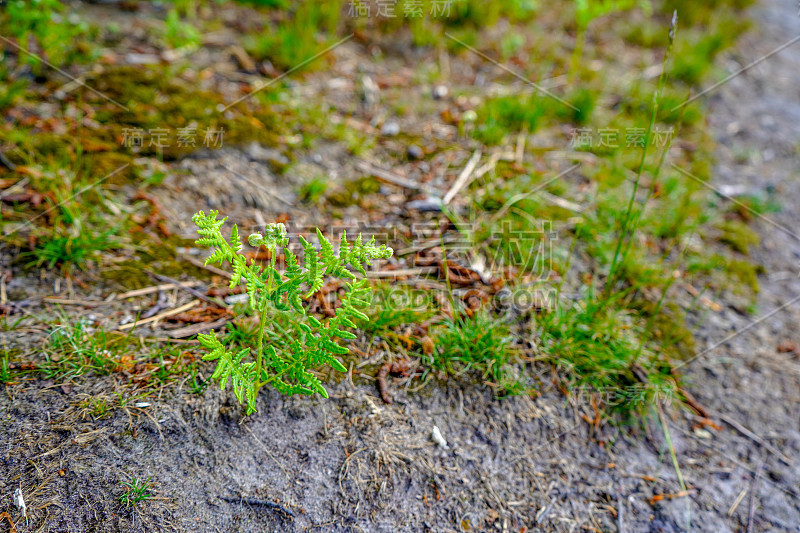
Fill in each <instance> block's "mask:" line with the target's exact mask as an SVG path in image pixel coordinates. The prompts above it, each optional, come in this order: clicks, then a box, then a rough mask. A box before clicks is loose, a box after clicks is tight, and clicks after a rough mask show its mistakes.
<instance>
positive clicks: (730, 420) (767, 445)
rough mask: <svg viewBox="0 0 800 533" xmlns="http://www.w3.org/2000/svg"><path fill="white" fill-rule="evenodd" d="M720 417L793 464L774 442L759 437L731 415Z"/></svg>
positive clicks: (785, 461)
mask: <svg viewBox="0 0 800 533" xmlns="http://www.w3.org/2000/svg"><path fill="white" fill-rule="evenodd" d="M718 418H719V419H720V420H722V421H723V422H725V423H726V424H728V425H729V426H731V427H732V428H733V429H735V430H736V431H738V432H739V433H741V434H742V435H744V436H745V437H747V438H748V439H750V440H752V441H753V442H755V443H757V444H758V445H759V446H761V447H762V448H764V449H765V450H766V451H768V452H769V453H771V454H773V455H774V456H775V457H777V458H778V459H780V460H781V461H783V462H784V463H785V464H786V465H788V466H792V461H791V460H790V459H789V458H788V457H786V456H785V455H783V454H782V453H781V452H780V450H778V449H776V448H775V447H774V446H773V445H772V444H770V443H769V442H767V441H765V440H764V439H762V438H761V437H759V436H758V435H756V434H755V433H753V432H752V431H750V430H749V429H747V428H746V427H744V426H743V425H741V424H740V423H739V422H737V421H736V420H734V419H732V418H730V417H729V416H726V415H722V414H721V415H719V417H718Z"/></svg>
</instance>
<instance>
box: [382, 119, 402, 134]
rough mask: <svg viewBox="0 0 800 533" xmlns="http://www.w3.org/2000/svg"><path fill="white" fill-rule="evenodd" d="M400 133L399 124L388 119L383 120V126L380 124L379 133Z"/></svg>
mask: <svg viewBox="0 0 800 533" xmlns="http://www.w3.org/2000/svg"><path fill="white" fill-rule="evenodd" d="M398 133H400V124H398V123H397V122H394V121H393V120H390V121H389V122H384V123H383V126H381V135H385V136H387V137H394V136H395V135H397V134H398Z"/></svg>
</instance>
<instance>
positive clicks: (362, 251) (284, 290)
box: [192, 211, 392, 414]
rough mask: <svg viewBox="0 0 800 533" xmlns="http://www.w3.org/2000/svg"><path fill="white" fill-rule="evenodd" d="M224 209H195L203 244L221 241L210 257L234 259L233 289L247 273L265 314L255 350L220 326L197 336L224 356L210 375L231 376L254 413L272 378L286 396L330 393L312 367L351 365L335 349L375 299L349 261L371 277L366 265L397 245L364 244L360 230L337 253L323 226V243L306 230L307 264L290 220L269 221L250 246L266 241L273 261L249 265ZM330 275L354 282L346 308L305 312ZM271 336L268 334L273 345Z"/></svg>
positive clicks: (252, 300) (253, 304) (251, 295)
mask: <svg viewBox="0 0 800 533" xmlns="http://www.w3.org/2000/svg"><path fill="white" fill-rule="evenodd" d="M218 214H219V213H218V212H217V211H211V212H210V213H209V214H208V215H206V214H205V213H204V212H202V211H200V212H199V213H197V214H195V215H194V217H193V219H192V220H194V223H195V224H197V227H198V233H199V234H200V235H201V238H200V239H198V240H197V244H198V245H201V246H212V247H214V248H215V249H214V252H213V253H212V254H211V256H210V257H209V258H208V259H206V264H209V263H217V264H219V265H223V264H224V263H225V262H228V263H230V265H231V267H232V268H233V276H232V278H231V283H230V287H231V288H234V287H236V286H237V285H238V284H239V283H240V282H241V281H242V280H244V282H245V284H246V287H247V295H248V303H249V306H250V308H251V309H253V310H254V311H257V312H258V315H259V327H258V332H257V337H256V339H257V341H256V342H257V349H256V353H255V356H253V354H252V353H251V349H250V348H249V347H246V348H243V349H241V350H238V351H236V352H234V351H231V350H229V349H227V348H226V346H225V345H223V344H222V343H221V342H220V340H219V339H218V338H217V337H216V335H215V334H214V331H213V330H212V331H211V332H210V333H208V334H206V335H198V337H197V338H198V340H199V341H200V344H201V345H202V346H203V347H204V348H205V349H206V350H208V351H209V353H208V354H207V355H206V356H204V357H203V359H205V360H207V361H217V368H216V370H215V371H214V374H213V375H212V376H211V379H212V380H214V381H217V382H219V384H220V387H221V388H222V389H223V390H224V389H225V387H226V385H227V384H228V383H229V381H231V380H232V381H233V392H234V394H235V395H236V399H237V400H238V401H239V403H241V404H244V403H246V404H247V414H251V413H254V412H255V410H256V396H257V395H258V391H259V389H261V387H263V386H264V385H267V384H272V386H274V387H275V388H276V389H277V390H278V391H280V392H281V393H283V394H286V395H293V394H313V393H315V392H318V393H319V394H321V395H322V396H323V397H325V398H327V397H328V393H327V392H326V391H325V388H324V387H323V386H322V384H321V383H320V382H319V379H317V377H316V376H315V375H314V374H312V373H311V372H309V369H311V368H314V367H317V366H319V365H322V364H327V365H330V366H331V367H333V368H335V369H336V370H339V371H340V372H344V371H345V370H346V369H345V367H344V365H342V363H341V362H340V361H339V360H338V359H337V358H336V356H337V355H342V354H346V353H348V350H347V348H344V347H343V346H340V345H339V344H338V343H337V338H339V339H354V338H356V336H355V335H354V334H353V333H352V332H350V331H347V328H354V327H355V324H354V323H353V321H352V320H351V319H353V318H358V319H361V320H368V318H367V316H366V315H365V314H364V313H363V312H361V311H360V310H359V309H363V308H365V307H367V306H368V303H369V302H368V301H367V299H368V298H369V296H370V288H369V286H368V285H367V280H366V279H364V278H362V279H356V276H355V275H354V274H353V273H352V272H351V271H350V270H349V269H348V265H349V267H350V268H352V269H353V270H355V271H357V272H360V273H361V274H362V275H363V276H366V270H365V269H364V267H365V266H366V265H368V264H369V263H370V261H372V260H373V259H378V258H385V259H388V258H389V257H391V255H392V249H391V248H387V247H386V246H376V245H375V238H374V237H373V238H372V239H370V241H369V242H367V243H363V242H362V240H361V235H359V236H358V238H357V239H356V241H355V242H353V243H348V242H347V236H346V235H345V234H344V233H343V234H342V239H341V243H340V245H339V251H338V253H336V252H335V251H334V249H333V246H332V245H331V243H330V242H329V241H328V240H327V239H326V238H325V237H324V236H323V235H322V232H321V231H319V229H318V230H317V238H318V240H319V249H317V248H316V247H315V246H314V245H312V244H311V243H309V242H308V241H306V240H305V239H304V238H303V237H302V236H301V237H300V238H299V240H300V244H301V245H302V246H303V252H304V254H303V255H304V257H303V266H302V267H301V266H300V263H299V261H298V258H297V256H296V255H295V254H294V253H293V252H292V251H291V250H289V248H288V246H289V238H288V237H287V235H286V227H285V226H284V225H283V224H268V225H267V227H266V228H265V230H264V233H263V234H261V233H254V234H252V235H250V237H249V238H248V242H249V243H250V246H254V247H259V246H264V247H266V248H267V250H269V252H270V263H269V265H268V266H264V267H262V266H260V265H256V264H254V263H252V262H251V263H249V264H248V262H247V260H246V258H245V256H244V255H243V254H242V253H241V252H240V248H241V245H242V244H241V240H240V237H239V230H238V228H237V227H236V226H235V225H234V226H233V231H232V233H231V238H230V240H228V239H226V238H225V237H223V236H222V233H221V232H220V229H221V228H222V225H223V224H224V223H225V220H227V218H223V219H221V220H217V215H218ZM279 247H280V248H282V249H283V255H284V257H285V263H286V269H285V270H284V271H283V272H280V271H278V270H277V269H276V268H275V263H276V258H277V255H278V248H279ZM325 276H331V277H335V278H340V279H344V280H349V281H348V283H347V284H346V285H345V287H346V289H347V292H346V293H345V294H344V296H342V298H341V304H342V305H341V307H340V308H339V309H337V310H336V315H335V316H334V317H332V318H330V319H328V320H327V321H325V323H323V322H321V321H320V320H318V319H316V318H315V317H313V316H311V315H307V314H306V311H305V308H304V307H303V298H309V297H311V296H313V295H314V294H316V293H317V292H318V291H319V290H320V289H321V288H322V284H323V279H324V278H325ZM268 326H269V327H270V329H268ZM271 328H274V329H271ZM265 336H268V343H267V346H266V347H265V346H264V344H265V343H264V337H265Z"/></svg>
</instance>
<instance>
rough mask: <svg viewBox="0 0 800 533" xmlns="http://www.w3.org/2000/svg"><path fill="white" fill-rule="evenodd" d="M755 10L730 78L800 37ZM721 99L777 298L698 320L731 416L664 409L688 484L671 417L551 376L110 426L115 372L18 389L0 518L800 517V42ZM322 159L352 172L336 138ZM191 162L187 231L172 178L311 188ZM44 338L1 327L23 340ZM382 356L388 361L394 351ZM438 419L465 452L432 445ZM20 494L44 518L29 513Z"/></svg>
mask: <svg viewBox="0 0 800 533" xmlns="http://www.w3.org/2000/svg"><path fill="white" fill-rule="evenodd" d="M752 17H753V19H754V20H755V22H756V24H755V27H754V29H753V30H752V31H751V32H750V33H749V34H747V35H746V36H745V37H744V38H743V39H742V41H741V43H740V44H739V46H738V47H737V48H736V50H734V51H731V52H728V53H727V54H725V63H723V67H724V68H725V69H727V70H728V71H730V72H735V71H737V70H738V69H740V68H742V67H744V66H746V65H748V64H749V63H750V62H751V61H753V60H755V59H757V58H759V57H762V56H763V55H765V54H768V53H770V52H771V51H772V50H774V49H776V48H777V47H778V46H780V45H782V44H784V43H786V42H788V41H789V40H790V39H792V38H794V37H796V36H798V35H800V17H798V14H797V6H796V5H795V2H793V1H790V0H765V1H764V2H762V3H760V4H759V5H758V6H756V7H755V8H753V9H752ZM339 53H341V54H347V50H343V51H340V52H339ZM342 62H343V63H344V60H343V61H342ZM704 98H707V99H709V101H710V102H711V106H712V111H711V118H712V125H713V129H714V131H715V134H716V137H717V140H718V142H719V149H718V152H717V158H718V164H717V168H716V173H715V174H716V177H715V179H714V181H713V182H712V184H713V186H714V187H716V188H717V189H718V190H720V191H722V192H725V191H730V190H734V189H736V190H740V189H742V188H744V189H746V190H758V191H764V190H770V191H774V194H775V195H776V196H777V197H778V198H779V199H780V203H781V205H782V206H783V209H782V210H781V212H779V213H772V214H768V215H766V216H767V217H768V218H769V220H766V219H764V220H761V219H759V220H755V221H754V227H755V228H757V230H758V231H759V233H760V235H761V237H762V245H761V247H760V248H759V249H758V250H757V251H756V252H755V254H756V260H757V261H759V262H760V263H761V264H763V265H764V266H765V269H766V272H765V273H764V274H763V276H762V277H761V292H760V294H759V298H758V310H757V312H756V313H755V314H754V315H752V316H749V315H744V314H742V313H740V312H739V311H737V310H736V307H735V306H733V305H727V304H726V302H720V303H721V304H722V309H721V311H720V312H718V313H709V314H706V315H704V316H703V317H702V323H700V318H699V317H698V322H699V324H698V327H699V329H698V332H697V341H698V346H699V348H700V356H699V357H698V358H697V359H696V360H694V361H692V362H690V363H688V364H687V365H686V366H685V367H684V369H685V372H686V378H687V382H688V384H689V385H688V389H689V391H690V392H691V393H692V394H693V395H694V396H695V397H696V399H697V401H698V403H699V404H700V405H702V406H704V407H705V408H706V409H708V411H709V416H710V418H711V419H712V420H714V421H716V422H717V423H718V424H719V427H718V428H715V427H713V426H706V427H699V426H698V425H697V424H698V419H697V418H696V417H695V416H693V415H692V414H690V413H688V412H686V411H677V410H674V411H666V412H665V413H664V420H666V421H668V427H669V435H670V437H671V441H672V445H673V447H674V450H675V452H676V459H677V462H678V464H679V465H680V473H681V475H682V477H683V482H684V483H685V484H686V486H687V488H688V490H687V492H685V493H683V492H682V490H681V483H680V480H679V479H678V474H677V473H676V469H675V468H674V466H673V462H672V459H671V457H670V453H669V446H668V444H667V442H666V439H665V436H664V433H663V432H662V429H661V426H660V424H659V423H658V421H657V420H653V421H650V422H649V423H646V424H645V427H643V428H641V429H636V430H633V429H631V430H628V429H626V428H618V427H612V426H608V425H603V426H601V427H600V428H593V427H592V426H591V425H589V424H587V423H586V422H585V421H584V419H583V418H582V417H581V415H582V414H585V415H587V416H593V413H592V412H591V408H590V406H588V405H585V404H582V403H580V402H579V401H576V400H572V401H570V400H567V399H565V397H564V396H563V395H562V394H561V393H560V392H559V391H557V390H555V389H554V388H553V387H552V386H551V385H548V383H549V382H550V376H549V375H548V374H547V372H546V371H545V370H542V371H541V374H542V375H541V377H542V383H543V385H542V389H541V395H540V396H539V397H537V398H530V397H527V396H518V397H512V398H508V399H503V400H497V399H495V398H494V397H493V396H492V394H491V392H490V391H487V390H482V389H480V388H479V387H475V386H474V385H473V386H470V385H469V384H464V383H459V382H457V381H455V380H451V381H450V382H449V383H447V384H445V385H442V386H430V385H429V386H428V387H425V388H423V389H422V390H420V391H412V390H405V389H403V388H402V387H401V383H400V381H399V380H396V381H393V382H392V391H393V394H394V396H395V399H396V401H395V402H394V403H393V404H391V405H387V404H385V403H384V402H383V401H382V400H381V398H380V396H379V394H378V392H377V390H376V388H375V386H374V385H373V384H371V383H369V382H364V379H363V378H362V379H356V380H355V382H354V379H353V373H352V372H353V369H352V368H351V373H348V376H347V377H346V378H345V379H343V380H342V381H340V382H338V383H329V384H327V387H328V390H329V393H330V399H328V400H323V399H320V398H317V397H314V398H307V397H299V398H285V397H283V396H281V395H280V394H278V393H276V392H275V391H272V390H265V391H264V392H262V394H261V395H260V396H259V398H258V413H257V414H256V415H254V416H250V417H247V418H242V417H241V412H240V410H239V408H238V406H237V405H236V404H235V403H234V402H233V401H232V397H231V395H230V394H228V393H222V392H220V391H219V390H217V389H214V388H213V387H211V388H209V389H208V390H207V391H206V392H205V394H203V395H202V396H198V395H194V394H190V393H188V392H187V391H185V390H181V391H179V392H178V394H169V395H165V396H164V397H163V398H161V397H158V398H150V399H148V400H147V402H148V403H149V405H147V406H143V407H131V408H129V409H120V410H117V411H114V412H113V413H112V414H111V416H109V417H107V418H104V419H101V420H91V418H89V419H85V418H82V417H81V416H80V410H79V408H78V407H77V406H78V405H79V403H80V400H81V399H82V398H85V397H86V396H83V395H92V394H109V393H108V391H109V390H114V389H115V388H119V387H122V386H123V385H122V384H116V383H114V379H115V378H114V377H107V378H102V379H97V378H92V379H85V378H84V379H82V380H77V381H76V383H74V384H71V385H69V386H64V385H61V384H58V383H53V382H48V381H42V380H37V381H29V382H26V383H25V385H24V387H7V388H5V390H4V391H1V392H0V457H1V459H0V512H2V511H8V512H10V513H11V514H12V515H13V516H14V517H15V520H17V521H16V523H17V530H18V531H19V532H23V531H76V532H77V531H81V532H83V531H98V532H99V531H103V532H105V531H126V532H127V531H147V532H150V531H171V530H174V531H203V532H205V531H208V532H213V531H220V532H234V531H241V532H249V531H253V532H255V531H270V532H272V531H274V532H291V531H298V532H299V531H315V530H316V531H325V532H340V531H341V532H346V531H363V532H392V533H394V532H401V531H402V532H406V531H407V532H418V531H435V532H449V531H498V532H503V533H505V532H521V531H559V532H561V531H570V532H571V531H584V530H589V531H604V532H605V531H621V532H678V531H698V532H709V533H711V532H713V533H717V532H729V531H730V532H734V531H752V532H767V531H770V532H778V531H785V532H792V531H793V532H798V531H800V416H799V415H800V359H798V354H797V353H792V352H785V351H783V352H781V351H778V349H777V347H778V345H779V344H781V343H785V342H788V341H792V342H796V343H798V344H800V331H798V328H797V326H796V325H797V324H798V323H800V303H798V302H796V301H795V299H796V298H798V297H800V236H798V235H797V233H795V231H797V232H800V229H798V228H800V224H799V222H800V215H798V212H797V210H796V209H794V206H795V205H798V203H799V202H800V180H798V179H797V178H798V167H799V165H798V158H797V146H798V140H800V44H796V45H794V46H792V47H789V48H787V49H786V50H784V51H782V52H780V53H779V54H776V55H774V56H772V57H770V58H769V59H767V60H765V61H763V62H762V63H760V64H759V65H757V66H755V67H753V68H751V69H749V70H747V71H746V72H745V73H743V74H741V75H739V76H736V77H734V78H733V79H732V80H731V81H730V82H728V83H726V84H724V85H722V86H721V87H719V88H718V89H716V90H714V91H712V92H710V93H709V94H708V95H706V96H704ZM742 154H745V155H744V156H743V155H742ZM256 155H257V154H256ZM262 155H263V154H262ZM320 158H321V159H322V160H323V161H324V162H325V164H326V165H329V166H330V167H331V168H334V169H337V170H338V171H339V172H347V168H346V165H347V163H346V162H344V161H343V160H344V159H345V155H344V154H343V153H340V152H337V149H336V148H335V147H331V149H330V150H322V151H321V152H320ZM176 165H177V166H179V167H182V168H186V169H189V170H191V175H192V177H186V176H179V177H176V178H174V179H175V180H177V181H172V182H167V183H166V184H165V186H164V189H163V191H162V194H161V200H162V202H163V203H164V208H165V210H167V212H168V213H170V215H171V216H170V221H171V223H172V224H173V225H174V226H175V227H176V229H178V230H179V231H180V230H185V231H186V232H187V233H188V232H189V230H190V225H189V220H188V216H189V215H190V214H191V213H192V212H194V208H196V207H203V206H202V201H203V200H202V199H200V198H198V199H197V200H196V203H195V204H194V205H189V206H187V205H186V204H187V203H189V204H191V203H192V202H191V201H187V199H186V198H187V196H183V197H182V198H181V199H180V201H178V200H176V199H175V197H174V195H172V193H171V192H170V191H174V190H177V189H175V187H177V186H180V190H181V191H182V193H185V192H186V191H189V193H191V191H192V186H193V185H192V182H191V181H188V182H187V180H192V179H194V180H197V181H196V183H203V187H204V188H207V187H208V186H209V181H208V180H210V179H217V180H220V181H219V183H220V185H219V186H220V187H221V188H224V187H225V186H226V185H225V184H226V183H229V182H228V181H226V180H232V179H235V178H234V177H232V176H235V175H237V173H238V174H239V175H245V176H249V175H250V173H249V172H250V170H252V169H253V165H256V170H258V171H259V172H258V175H259V176H262V178H261V179H265V180H268V182H265V184H266V185H268V186H269V187H270V188H271V190H272V191H273V192H275V195H277V196H280V195H281V194H282V193H283V192H286V194H287V195H288V194H289V192H290V191H292V190H293V184H288V183H284V184H282V183H279V182H278V181H277V180H278V178H277V177H275V176H270V175H269V174H265V173H264V172H262V170H263V168H262V167H258V157H254V154H252V153H250V154H249V155H248V153H247V151H246V150H230V151H222V152H218V153H214V154H211V155H198V156H194V157H190V158H187V159H184V160H183V161H180V162H178V163H176ZM222 169H227V172H230V173H231V174H227V175H226V174H223V173H222ZM248 169H250V170H248ZM264 176H266V177H264ZM243 179H247V178H246V177H245V178H243ZM269 180H272V181H269ZM171 187H173V188H172V189H171ZM204 190H205V189H204ZM238 190H239V189H238V188H236V187H235V188H230V187H229V191H230V194H231V197H230V198H229V199H228V200H226V202H231V203H237V202H238V203H241V204H242V205H256V206H259V208H260V209H263V210H265V211H269V212H271V211H279V210H280V199H279V198H277V199H276V197H275V195H273V196H265V197H263V198H250V199H241V198H239V199H237V197H236V194H237V191H238ZM720 201H729V200H726V199H722V198H720ZM308 216H309V222H312V221H313V219H314V215H313V214H309V215H308ZM43 288H46V289H48V290H52V280H48V279H38V278H27V279H26V278H17V279H15V280H14V282H13V285H11V286H10V287H9V290H15V291H20V292H22V293H25V292H26V291H29V292H31V293H38V292H41V291H42V290H44V289H43ZM101 293H102V290H100V289H98V293H97V294H101ZM92 295H93V294H83V296H85V297H88V296H92ZM33 311H36V310H35V309H34V310H33ZM92 312H93V311H92V310H91V309H89V310H86V311H85V313H84V314H89V313H92ZM759 317H761V318H759ZM736 332H741V333H740V334H736V335H735V333H736ZM42 334H43V333H42V332H41V331H37V330H36V328H31V329H30V330H29V331H15V332H12V333H0V335H3V336H5V341H6V342H10V343H12V344H16V345H24V344H25V343H27V342H33V340H37V341H38V339H39V338H40V337H41V335H42ZM723 341H724V342H723ZM704 347H705V348H704ZM374 353H375V360H374V361H372V363H373V364H379V363H380V362H382V361H383V360H384V359H385V358H388V356H389V354H387V353H384V352H382V351H381V350H377V351H375V352H374ZM355 371H356V372H357V371H358V368H356V369H355ZM134 426H135V427H136V431H134V432H132V431H131V429H130V428H131V427H134ZM434 426H435V427H438V428H439V430H440V431H441V434H442V435H443V437H444V439H445V440H446V442H447V446H446V447H445V446H442V445H440V444H437V443H436V442H435V441H434V440H433V439H432V430H433V428H434ZM125 475H132V476H137V477H139V478H146V477H151V478H152V482H153V488H152V491H151V492H152V494H154V495H155V497H154V498H152V499H150V500H148V501H146V502H143V503H142V504H140V505H138V506H136V507H135V508H133V510H127V509H125V508H123V507H121V506H120V504H119V502H118V499H117V498H118V496H119V494H120V492H121V490H120V485H119V480H120V479H121V478H124V476H125ZM17 487H21V488H22V490H23V494H24V495H25V499H26V501H27V504H28V518H27V519H19V514H18V513H17V512H16V510H14V508H13V507H12V503H11V495H12V493H13V492H14V490H15V489H16V488H17ZM0 524H2V525H0V531H6V530H7V526H6V522H5V521H3V522H0Z"/></svg>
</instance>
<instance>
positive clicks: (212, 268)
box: [181, 255, 233, 279]
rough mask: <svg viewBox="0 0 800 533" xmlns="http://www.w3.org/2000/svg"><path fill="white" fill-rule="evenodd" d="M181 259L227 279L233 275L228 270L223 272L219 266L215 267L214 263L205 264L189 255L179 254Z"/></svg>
mask: <svg viewBox="0 0 800 533" xmlns="http://www.w3.org/2000/svg"><path fill="white" fill-rule="evenodd" d="M181 259H183V260H184V261H186V262H187V263H191V264H193V265H194V266H196V267H197V268H202V269H205V270H208V271H209V272H211V273H213V274H216V275H217V276H222V277H223V278H228V279H231V278H232V277H233V275H231V273H230V272H225V271H224V270H222V269H221V268H217V267H215V266H214V265H207V264H205V263H204V262H203V261H201V260H199V259H195V258H194V257H192V256H190V255H181Z"/></svg>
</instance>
